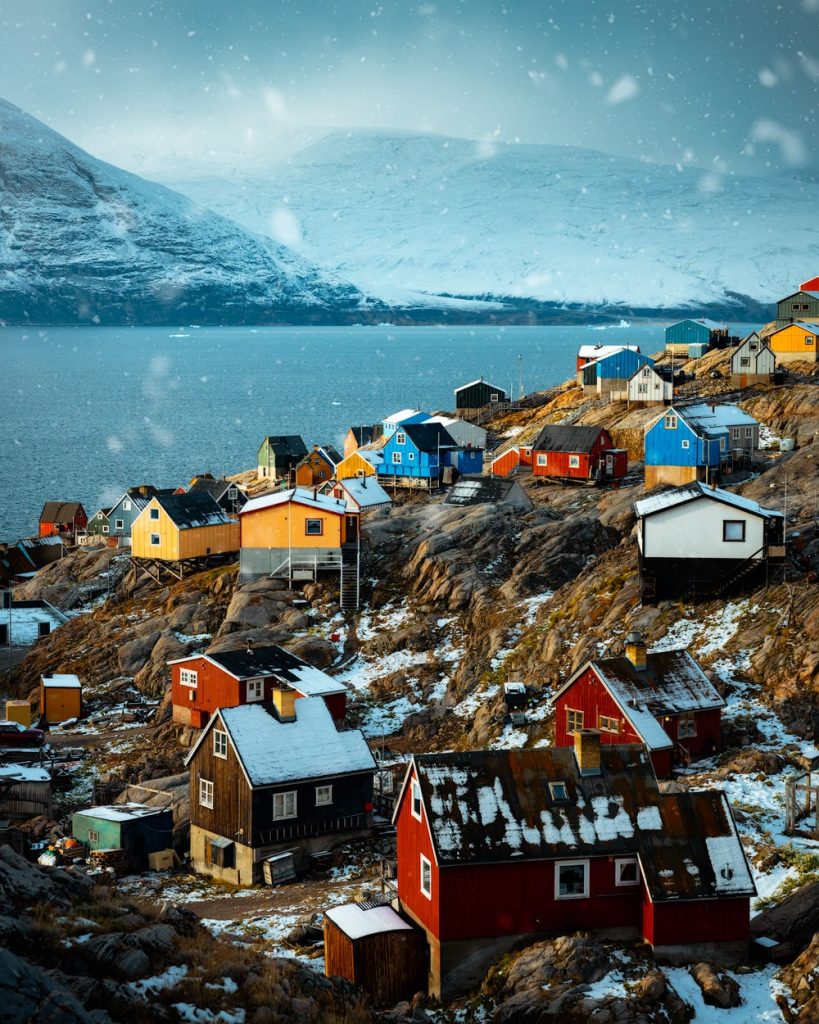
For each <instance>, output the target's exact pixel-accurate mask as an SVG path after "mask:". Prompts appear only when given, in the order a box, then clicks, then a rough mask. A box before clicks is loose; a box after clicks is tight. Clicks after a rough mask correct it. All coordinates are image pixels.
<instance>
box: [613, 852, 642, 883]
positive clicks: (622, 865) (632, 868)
mask: <svg viewBox="0 0 819 1024" xmlns="http://www.w3.org/2000/svg"><path fill="white" fill-rule="evenodd" d="M639 881H640V871H639V869H638V867H637V858H636V857H623V858H622V859H617V860H615V862H614V884H615V885H637V884H638V883H639Z"/></svg>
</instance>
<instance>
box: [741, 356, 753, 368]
mask: <svg viewBox="0 0 819 1024" xmlns="http://www.w3.org/2000/svg"><path fill="white" fill-rule="evenodd" d="M739 365H740V366H750V365H751V357H750V356H740V357H739Z"/></svg>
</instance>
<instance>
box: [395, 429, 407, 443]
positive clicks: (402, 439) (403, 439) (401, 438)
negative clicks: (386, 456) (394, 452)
mask: <svg viewBox="0 0 819 1024" xmlns="http://www.w3.org/2000/svg"><path fill="white" fill-rule="evenodd" d="M395 443H396V444H406V443H407V435H406V434H405V433H404V431H403V430H399V431H398V433H397V434H396V435H395Z"/></svg>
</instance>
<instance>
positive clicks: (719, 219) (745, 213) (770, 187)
mask: <svg viewBox="0 0 819 1024" xmlns="http://www.w3.org/2000/svg"><path fill="white" fill-rule="evenodd" d="M262 168H263V169H262ZM160 177H161V176H160ZM167 183H168V184H172V185H173V187H175V188H177V189H179V191H181V192H184V193H185V194H187V195H190V196H192V197H193V198H195V199H196V200H197V201H198V202H200V203H202V204H203V205H207V206H209V207H210V208H211V209H214V210H217V211H218V212H220V213H222V214H224V215H225V216H229V217H231V218H232V219H233V220H235V221H236V222H237V223H240V224H242V225H244V226H245V227H246V228H248V229H251V230H254V231H256V232H259V233H262V234H264V233H267V234H275V233H276V220H277V218H280V217H281V216H282V211H284V217H285V218H286V221H287V222H288V223H289V224H290V225H291V227H292V226H293V225H295V226H296V227H297V230H298V232H299V233H300V235H301V240H300V241H297V242H296V243H295V244H296V245H297V246H298V247H299V251H301V252H302V253H303V254H304V255H305V256H308V257H309V258H311V259H313V260H315V261H316V262H317V263H319V264H320V265H321V266H323V267H325V268H327V269H331V270H332V271H333V272H335V273H338V274H339V275H341V276H343V277H344V278H346V279H348V280H351V281H353V282H354V283H355V284H356V285H357V286H358V287H359V288H361V289H363V290H364V291H366V292H368V293H370V294H373V295H377V296H378V297H379V298H381V299H382V300H384V301H385V302H386V303H387V304H389V305H391V306H393V307H402V306H406V305H410V306H412V305H415V304H421V305H422V304H426V305H432V304H434V303H435V301H436V299H435V296H442V295H443V296H466V297H472V298H482V299H485V300H490V301H507V302H508V303H509V304H510V307H511V308H513V309H519V310H522V309H525V308H530V309H533V310H535V311H537V310H541V311H543V310H548V309H552V310H553V311H554V313H555V315H557V314H558V313H559V312H560V310H564V311H565V314H566V315H568V316H571V315H572V310H573V309H574V310H575V311H576V312H580V313H582V310H584V309H595V308H599V307H608V308H609V312H610V313H611V314H612V315H614V314H616V313H617V312H618V311H619V312H621V313H634V314H640V313H642V314H646V315H650V314H652V313H654V314H663V313H668V314H672V313H676V312H680V311H686V310H688V311H691V310H702V311H706V312H710V313H711V314H713V315H725V316H729V317H731V318H733V319H737V320H739V319H745V318H748V319H757V318H759V317H763V318H764V317H767V316H770V315H772V309H771V304H772V303H773V302H774V301H775V300H776V299H777V298H778V297H781V296H782V295H785V294H787V293H788V291H789V290H790V289H791V288H792V287H794V286H795V284H797V283H798V282H799V281H800V280H802V279H803V278H804V277H805V276H806V274H807V273H809V272H810V273H813V272H814V270H815V268H816V267H817V265H819V241H817V235H816V232H815V230H814V228H813V221H814V211H815V209H816V208H817V202H819V185H816V184H815V183H813V182H809V181H800V180H797V179H796V178H793V179H785V178H781V177H770V178H750V177H732V176H725V175H720V174H719V173H718V172H716V171H714V172H710V171H704V170H701V169H697V168H692V167H685V168H684V167H672V166H664V165H652V164H646V163H643V162H641V161H639V160H636V159H635V160H630V159H625V158H622V157H613V156H607V155H604V154H602V153H597V152H594V151H591V150H583V149H573V148H569V147H561V146H537V145H514V146H511V145H495V144H491V145H484V144H480V143H475V142H470V141H468V140H464V139H447V138H443V137H439V136H430V135H421V134H413V133H410V132H388V131H377V130H368V131H350V132H332V133H329V134H327V135H326V136H325V137H324V138H320V139H319V140H318V141H315V142H313V143H311V144H310V145H308V146H306V147H305V148H303V149H301V150H300V151H298V152H296V153H290V154H289V155H287V156H285V157H282V158H279V157H277V156H276V154H275V152H273V153H271V155H270V157H269V158H268V160H267V161H266V163H265V161H264V160H263V159H261V158H260V157H258V156H257V157H255V159H253V160H250V159H248V161H247V162H246V163H245V162H244V158H243V160H242V161H237V164H236V166H235V167H232V168H230V171H229V173H226V172H225V171H224V169H221V170H220V171H219V173H217V174H209V173H208V172H207V170H206V169H203V168H197V169H196V170H195V171H194V170H190V171H188V172H187V173H185V171H184V170H182V169H181V168H180V167H179V166H177V167H176V168H175V170H174V172H173V175H172V176H171V177H169V178H168V179H167Z"/></svg>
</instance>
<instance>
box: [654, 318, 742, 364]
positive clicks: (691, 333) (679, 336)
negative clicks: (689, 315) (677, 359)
mask: <svg viewBox="0 0 819 1024" xmlns="http://www.w3.org/2000/svg"><path fill="white" fill-rule="evenodd" d="M727 333H728V329H727V327H726V326H725V324H718V323H717V322H716V320H706V319H704V318H699V319H696V320H680V321H678V322H677V323H676V324H669V326H668V327H666V329H665V348H666V351H667V352H671V353H672V354H674V355H679V356H688V355H689V352H688V346H689V345H704V346H705V348H706V349H707V348H708V346H709V345H711V344H713V342H714V341H715V340H716V339H717V338H719V337H724V336H726V335H727ZM700 355H702V352H701V351H698V352H697V353H696V354H695V355H694V356H693V358H698V357H699V356H700Z"/></svg>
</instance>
